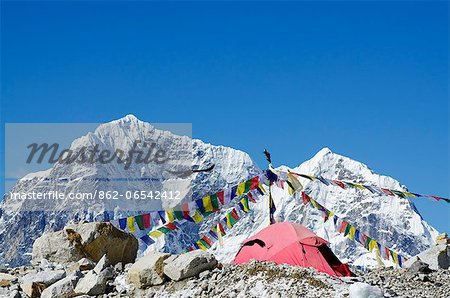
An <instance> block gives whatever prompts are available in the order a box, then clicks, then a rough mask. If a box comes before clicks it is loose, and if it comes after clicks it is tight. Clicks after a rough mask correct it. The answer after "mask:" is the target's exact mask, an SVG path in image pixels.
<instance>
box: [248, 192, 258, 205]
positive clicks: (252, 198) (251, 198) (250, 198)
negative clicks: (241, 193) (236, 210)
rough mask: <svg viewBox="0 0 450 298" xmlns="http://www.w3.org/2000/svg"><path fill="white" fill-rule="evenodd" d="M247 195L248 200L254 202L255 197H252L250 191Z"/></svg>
mask: <svg viewBox="0 0 450 298" xmlns="http://www.w3.org/2000/svg"><path fill="white" fill-rule="evenodd" d="M247 197H248V199H249V200H250V202H252V203H256V200H255V198H254V197H253V195H252V193H250V192H249V193H248V194H247Z"/></svg>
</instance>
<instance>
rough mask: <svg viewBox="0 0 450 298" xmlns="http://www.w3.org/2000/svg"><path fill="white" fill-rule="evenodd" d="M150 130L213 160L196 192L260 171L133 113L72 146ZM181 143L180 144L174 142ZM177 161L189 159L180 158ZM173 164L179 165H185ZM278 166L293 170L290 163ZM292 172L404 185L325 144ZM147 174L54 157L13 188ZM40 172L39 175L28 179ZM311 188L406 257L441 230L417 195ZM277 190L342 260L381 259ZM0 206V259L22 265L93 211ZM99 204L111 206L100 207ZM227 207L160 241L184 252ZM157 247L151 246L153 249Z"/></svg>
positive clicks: (229, 242)
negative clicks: (51, 233)
mask: <svg viewBox="0 0 450 298" xmlns="http://www.w3.org/2000/svg"><path fill="white" fill-rule="evenodd" d="M148 136H151V137H152V138H157V139H158V140H159V142H162V143H164V144H166V145H167V146H177V148H179V147H183V144H184V147H186V146H187V144H190V146H191V147H189V148H192V149H190V150H188V149H187V148H186V151H184V152H181V153H180V157H183V154H184V155H186V154H188V152H189V154H192V159H191V160H192V165H194V166H195V167H198V168H205V167H208V166H210V165H212V164H215V168H214V170H213V171H212V172H210V173H197V174H194V177H193V182H192V188H193V195H192V199H198V198H200V197H202V196H204V195H207V194H211V193H214V192H216V191H218V190H220V189H223V188H225V187H227V186H230V185H234V184H237V183H238V182H241V181H243V180H246V179H248V178H250V177H252V176H254V175H256V174H257V173H258V172H259V168H258V167H257V166H256V165H255V163H254V162H253V161H252V159H251V158H250V157H249V155H248V154H246V153H244V152H242V151H239V150H235V149H232V148H228V147H224V146H214V145H211V144H205V143H203V142H202V141H200V140H192V142H191V143H189V140H188V139H187V138H183V137H176V136H175V137H174V136H173V135H171V134H170V133H169V132H164V131H160V130H157V129H155V128H154V127H153V126H151V125H150V124H148V123H146V122H143V121H140V120H138V119H136V117H134V116H132V115H128V116H126V117H124V118H122V119H119V120H115V121H112V122H110V123H106V124H103V125H101V126H99V127H98V128H97V130H96V131H95V132H93V133H89V134H87V135H86V136H83V137H81V138H79V139H77V140H75V141H74V142H73V143H72V146H71V148H78V147H81V146H83V145H86V144H94V143H95V144H101V145H102V148H109V149H113V148H114V149H115V148H122V149H127V148H130V146H131V145H132V141H133V140H135V139H141V140H144V139H146V137H148ZM174 143H176V144H174ZM179 160H183V159H182V158H180V159H179ZM183 166H185V165H182V164H176V163H175V164H173V167H175V168H177V167H183ZM279 169H284V170H286V169H288V168H287V167H285V166H282V167H280V168H279ZM291 170H292V171H294V172H298V173H304V174H310V175H316V176H319V175H322V176H323V177H325V178H329V179H340V180H344V181H354V182H357V183H362V184H369V185H370V184H372V185H378V186H381V187H386V188H391V189H406V188H405V186H402V185H400V183H399V182H398V181H396V180H395V179H393V178H391V177H387V176H382V175H378V174H376V173H374V172H373V171H371V170H370V169H369V168H368V167H367V166H366V165H364V164H362V163H360V162H357V161H354V160H352V159H350V158H347V157H344V156H341V155H339V154H336V153H333V152H331V150H329V149H328V148H324V149H322V150H321V151H319V152H318V153H317V154H316V155H315V156H314V157H313V158H311V159H310V160H308V161H305V162H304V163H302V164H301V165H300V166H298V167H296V168H293V169H291ZM149 173H152V174H153V175H161V174H160V172H159V171H158V169H157V168H156V169H155V167H153V166H152V165H149V166H147V167H144V168H143V167H141V166H139V167H137V166H136V167H131V170H128V171H126V172H124V171H123V167H122V166H118V165H115V164H106V165H105V164H93V165H89V164H82V165H77V164H74V165H66V164H55V165H54V166H53V167H52V168H51V169H49V170H47V171H43V172H39V173H35V174H29V175H27V176H26V178H27V179H22V180H20V181H18V183H17V185H16V186H15V187H14V189H13V190H24V191H33V190H34V191H38V190H41V191H42V190H46V189H47V190H48V189H51V188H52V187H54V185H51V184H49V183H50V182H47V181H46V180H45V178H50V179H51V178H60V177H72V178H77V177H78V178H79V177H99V176H101V177H109V176H111V177H119V176H123V175H127V177H130V176H131V177H142V176H146V175H148V174H149ZM33 177H36V179H30V178H33ZM301 182H302V183H303V185H304V187H305V189H306V191H307V193H308V194H310V195H311V197H312V198H314V199H316V200H317V201H318V202H319V203H321V204H322V205H324V206H325V207H327V208H328V209H330V210H331V211H333V212H335V213H336V214H337V215H338V216H340V217H342V218H343V219H346V220H347V221H348V222H350V223H352V224H354V225H355V226H357V227H358V228H359V229H360V230H361V231H363V232H365V233H366V234H368V235H369V236H371V237H372V238H373V239H376V240H378V241H379V242H380V243H382V244H383V245H386V246H388V247H390V248H392V249H394V250H396V251H397V252H399V253H401V254H404V255H405V256H410V255H415V254H417V253H418V252H420V251H422V250H424V249H426V248H427V247H429V246H430V245H432V244H433V243H434V239H435V237H436V235H437V231H436V230H435V229H434V228H433V227H431V226H430V225H429V224H427V223H426V222H425V221H424V220H423V219H422V218H421V216H420V214H418V213H417V212H416V211H415V208H414V206H413V204H412V202H410V201H408V200H407V199H402V198H399V197H389V196H380V195H373V194H371V193H370V192H368V191H365V190H359V189H351V190H343V189H340V188H339V187H335V186H325V185H323V184H321V183H320V182H315V181H313V182H311V181H308V180H304V179H302V180H301ZM142 183H144V182H142V181H137V182H132V183H128V184H125V185H123V186H122V187H123V188H124V189H130V188H131V189H136V190H139V189H142V188H144V187H145V185H144V184H142ZM60 187H61V188H62V189H64V190H71V191H94V190H95V189H102V188H105V187H106V186H105V185H102V184H101V183H88V182H86V183H84V182H82V181H73V182H72V181H71V182H69V183H66V184H63V185H61V186H60ZM273 196H274V200H275V203H276V206H277V211H276V214H275V215H276V217H277V218H278V219H279V220H286V221H287V220H288V221H293V222H298V223H301V224H303V225H305V226H307V227H309V228H310V229H312V230H313V231H315V232H316V233H317V234H318V235H319V236H321V237H323V238H325V239H327V240H328V241H330V243H331V244H330V247H331V248H332V250H333V251H334V252H335V253H336V254H337V255H338V257H339V258H340V259H342V260H343V261H348V262H351V263H353V264H354V265H357V266H371V265H375V264H376V261H375V257H374V255H372V254H370V253H368V252H367V251H366V250H365V249H364V248H363V247H361V246H359V244H357V243H355V242H353V241H351V240H349V239H347V238H345V237H343V236H342V235H341V234H339V233H337V232H336V231H335V230H334V227H333V223H332V221H331V220H329V221H327V222H325V223H324V222H323V219H322V218H321V216H320V215H319V213H318V211H317V210H315V209H313V208H311V207H309V206H303V205H302V204H301V203H300V201H299V200H298V199H296V200H295V199H292V198H290V197H289V196H288V195H287V193H286V191H284V190H281V189H277V188H276V187H274V188H273ZM0 206H1V208H0V243H2V247H1V249H0V263H2V262H3V263H9V264H11V265H19V264H23V263H25V262H26V261H27V260H28V259H27V257H26V256H25V253H27V252H30V251H31V246H32V243H33V241H34V239H35V238H37V237H38V236H39V235H41V234H42V233H43V232H44V231H47V230H58V229H62V228H63V227H64V225H65V224H66V223H67V222H69V221H71V220H80V219H84V218H86V219H89V216H88V215H89V214H87V213H85V212H84V213H81V214H80V212H76V211H65V210H55V211H53V212H25V211H23V210H24V206H20V205H17V204H11V202H10V200H8V197H6V196H5V199H4V200H3V202H2V203H1V205H0ZM96 207H97V209H98V210H102V208H103V209H106V206H96ZM267 209H268V208H267V197H266V196H262V197H261V198H260V200H259V201H258V203H257V204H255V205H254V207H253V210H252V211H250V212H249V213H248V214H247V215H246V216H245V217H243V218H242V219H241V220H240V221H238V223H237V224H236V225H235V226H234V227H233V228H232V229H231V230H230V232H229V233H228V234H227V235H226V236H225V237H224V240H225V243H224V247H223V248H221V247H218V244H215V245H214V246H213V248H212V249H211V252H213V253H214V254H215V255H216V257H217V258H218V259H219V260H221V261H223V262H227V261H230V260H232V258H233V257H234V255H235V253H236V252H237V251H238V249H239V247H240V243H241V242H242V241H243V240H244V239H246V238H248V237H249V236H251V235H253V234H255V233H256V232H258V231H259V230H261V229H263V228H264V227H266V226H267V225H268V210H267ZM226 210H227V209H226V208H224V210H223V211H222V212H217V213H216V214H213V215H211V216H209V217H208V218H207V219H206V220H205V221H204V222H203V223H202V224H200V225H196V224H193V223H186V224H184V225H183V226H182V227H181V228H180V229H178V230H176V231H174V232H172V233H169V234H168V236H167V237H166V239H161V238H162V237H161V238H160V239H159V240H158V242H157V243H156V244H155V246H156V247H157V248H158V249H162V250H165V251H169V252H180V251H181V250H183V249H185V248H186V247H187V246H189V245H191V244H192V243H193V242H194V241H195V240H197V239H198V236H199V234H201V233H202V232H204V231H206V230H208V229H209V228H211V227H212V226H213V225H214V224H215V223H216V221H217V220H218V218H219V217H221V216H223V214H224V213H225V211H226ZM152 248H153V247H151V248H150V249H152Z"/></svg>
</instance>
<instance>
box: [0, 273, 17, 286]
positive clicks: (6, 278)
mask: <svg viewBox="0 0 450 298" xmlns="http://www.w3.org/2000/svg"><path fill="white" fill-rule="evenodd" d="M15 281H17V277H15V276H14V275H11V274H7V273H0V287H8V286H9V285H10V284H12V283H13V282H15Z"/></svg>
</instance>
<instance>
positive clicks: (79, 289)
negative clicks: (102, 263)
mask: <svg viewBox="0 0 450 298" xmlns="http://www.w3.org/2000/svg"><path fill="white" fill-rule="evenodd" d="M107 281H108V276H107V275H106V274H104V272H103V271H102V272H100V274H97V273H95V271H94V270H91V271H89V272H88V273H87V274H86V275H85V276H84V277H83V278H81V279H80V280H79V281H78V283H77V285H76V287H75V290H74V291H75V293H77V294H78V295H79V294H85V295H90V296H93V295H101V294H104V293H105V289H106V282H107Z"/></svg>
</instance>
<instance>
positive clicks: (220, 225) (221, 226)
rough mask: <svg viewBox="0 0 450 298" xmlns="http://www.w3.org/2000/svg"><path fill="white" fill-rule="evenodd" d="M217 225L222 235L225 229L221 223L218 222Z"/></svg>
mask: <svg viewBox="0 0 450 298" xmlns="http://www.w3.org/2000/svg"><path fill="white" fill-rule="evenodd" d="M217 225H218V226H219V230H220V232H221V233H222V235H225V229H224V228H223V225H222V224H221V223H220V222H219V223H218V224H217Z"/></svg>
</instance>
